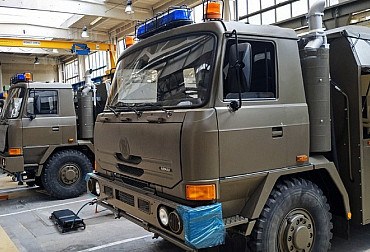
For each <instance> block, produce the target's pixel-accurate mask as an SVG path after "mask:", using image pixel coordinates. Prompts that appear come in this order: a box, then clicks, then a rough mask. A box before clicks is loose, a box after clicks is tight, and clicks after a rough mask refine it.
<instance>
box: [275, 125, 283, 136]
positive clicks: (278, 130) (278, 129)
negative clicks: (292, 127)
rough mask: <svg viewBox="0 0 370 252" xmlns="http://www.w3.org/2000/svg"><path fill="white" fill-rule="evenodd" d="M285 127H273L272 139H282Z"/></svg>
mask: <svg viewBox="0 0 370 252" xmlns="http://www.w3.org/2000/svg"><path fill="white" fill-rule="evenodd" d="M282 136H283V127H273V128H272V138H277V137H282Z"/></svg>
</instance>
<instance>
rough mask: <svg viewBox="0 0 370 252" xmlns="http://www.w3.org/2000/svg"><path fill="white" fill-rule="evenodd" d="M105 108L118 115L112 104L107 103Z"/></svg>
mask: <svg viewBox="0 0 370 252" xmlns="http://www.w3.org/2000/svg"><path fill="white" fill-rule="evenodd" d="M107 108H108V109H109V110H110V111H112V112H113V114H114V115H115V116H116V117H117V116H119V113H118V112H117V111H116V110H115V109H114V108H113V106H110V105H107Z"/></svg>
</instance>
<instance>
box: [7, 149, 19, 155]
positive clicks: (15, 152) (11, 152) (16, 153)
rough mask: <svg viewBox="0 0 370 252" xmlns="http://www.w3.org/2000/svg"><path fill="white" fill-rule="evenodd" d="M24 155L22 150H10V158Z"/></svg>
mask: <svg viewBox="0 0 370 252" xmlns="http://www.w3.org/2000/svg"><path fill="white" fill-rule="evenodd" d="M21 154H22V151H21V149H20V148H10V149H9V155H10V156H18V155H21Z"/></svg>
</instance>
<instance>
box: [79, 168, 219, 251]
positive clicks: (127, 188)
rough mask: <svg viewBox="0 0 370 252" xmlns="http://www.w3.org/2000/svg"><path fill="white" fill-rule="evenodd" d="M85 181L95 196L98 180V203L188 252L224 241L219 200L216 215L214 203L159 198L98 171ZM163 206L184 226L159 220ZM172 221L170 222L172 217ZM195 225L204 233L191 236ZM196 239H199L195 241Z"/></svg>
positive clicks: (89, 191)
mask: <svg viewBox="0 0 370 252" xmlns="http://www.w3.org/2000/svg"><path fill="white" fill-rule="evenodd" d="M86 180H87V191H88V193H90V194H93V195H95V196H96V190H95V189H94V188H93V186H92V185H94V183H96V181H98V182H99V188H100V195H99V196H98V202H99V203H98V204H100V205H102V206H103V207H105V208H108V209H110V210H112V211H113V213H115V215H116V216H117V217H121V216H123V217H125V218H127V219H129V220H130V221H132V222H134V223H136V224H138V225H139V226H141V227H143V228H145V229H146V230H148V231H150V232H153V233H154V234H155V235H157V236H158V235H159V236H161V237H163V238H164V239H166V240H168V241H170V242H172V243H174V244H176V245H177V246H179V247H181V248H183V249H185V250H187V251H193V250H195V249H199V248H202V247H210V246H216V245H219V244H223V243H224V232H225V230H224V225H223V221H222V213H221V212H222V210H221V204H219V203H217V204H218V208H217V209H218V210H217V211H218V214H217V213H215V212H214V210H215V207H214V205H210V206H203V207H198V208H191V207H186V206H183V205H180V204H178V203H176V202H173V201H170V200H167V199H165V198H162V197H159V196H157V195H155V194H154V193H153V192H151V191H147V190H143V189H140V188H137V187H133V186H131V185H128V184H125V183H122V182H121V181H118V180H114V181H113V180H109V179H107V178H105V177H102V176H99V175H98V174H90V175H88V177H87V178H86ZM160 207H165V208H167V209H168V212H169V213H170V215H171V213H175V214H176V215H177V216H178V220H179V222H178V223H179V226H180V227H181V228H179V229H178V231H177V232H174V231H173V230H174V229H173V226H172V225H171V224H169V225H168V227H166V226H163V225H162V224H161V223H160V220H159V217H158V209H159V208H160ZM209 209H211V210H209ZM216 215H217V217H215V216H216ZM172 216H173V215H172ZM169 223H171V218H170V221H169ZM172 223H173V222H172ZM220 223H221V224H220ZM194 228H196V229H200V230H202V229H204V232H203V231H201V232H200V233H199V235H198V236H197V237H192V236H194V235H191V234H190V232H192V233H194V232H193V231H194ZM206 229H207V230H206ZM192 230H193V231H192ZM194 240H195V241H197V242H193V241H194ZM199 240H200V242H199Z"/></svg>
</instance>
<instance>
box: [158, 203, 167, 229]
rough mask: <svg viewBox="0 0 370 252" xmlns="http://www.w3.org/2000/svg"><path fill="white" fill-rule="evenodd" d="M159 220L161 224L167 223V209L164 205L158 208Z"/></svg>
mask: <svg viewBox="0 0 370 252" xmlns="http://www.w3.org/2000/svg"><path fill="white" fill-rule="evenodd" d="M158 216H159V220H160V221H161V223H162V225H163V226H167V225H168V211H167V209H166V208H165V207H163V206H161V207H160V208H159V210H158Z"/></svg>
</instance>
